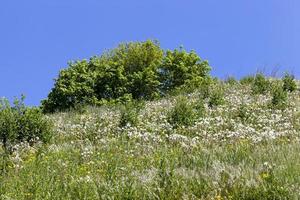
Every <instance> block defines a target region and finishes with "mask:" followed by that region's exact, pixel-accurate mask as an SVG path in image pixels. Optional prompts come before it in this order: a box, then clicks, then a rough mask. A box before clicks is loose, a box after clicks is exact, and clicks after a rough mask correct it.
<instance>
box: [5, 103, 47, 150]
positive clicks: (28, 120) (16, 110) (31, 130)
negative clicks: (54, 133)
mask: <svg viewBox="0 0 300 200" xmlns="http://www.w3.org/2000/svg"><path fill="white" fill-rule="evenodd" d="M23 100H24V97H22V99H21V100H18V99H16V100H15V101H14V106H13V107H12V106H11V105H10V103H9V101H8V100H7V99H1V101H0V140H1V142H2V144H3V148H4V150H5V151H9V150H11V149H10V148H11V147H12V146H13V145H15V144H16V143H20V142H29V143H30V144H32V143H33V142H34V141H38V140H39V141H42V142H48V141H49V140H50V138H51V123H50V122H49V121H48V120H47V119H45V117H44V116H43V115H42V113H41V110H40V109H38V108H28V107H26V106H25V105H24V103H23Z"/></svg>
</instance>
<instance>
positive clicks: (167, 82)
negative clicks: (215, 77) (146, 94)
mask: <svg viewBox="0 0 300 200" xmlns="http://www.w3.org/2000/svg"><path fill="white" fill-rule="evenodd" d="M210 70H211V68H210V66H209V64H208V62H207V61H203V60H201V58H200V57H199V56H198V55H197V54H196V53H195V52H194V51H192V52H189V53H188V52H186V51H185V50H184V49H183V48H182V47H181V48H179V49H175V50H174V51H170V50H168V51H167V52H166V56H165V57H164V59H163V64H162V68H161V69H160V71H161V81H162V88H163V91H170V90H173V89H175V88H178V87H181V86H183V85H185V86H186V85H193V86H195V87H197V86H199V85H201V83H202V81H203V79H204V78H207V77H209V72H210Z"/></svg>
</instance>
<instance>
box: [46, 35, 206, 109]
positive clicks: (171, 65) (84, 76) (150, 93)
mask: <svg viewBox="0 0 300 200" xmlns="http://www.w3.org/2000/svg"><path fill="white" fill-rule="evenodd" d="M209 71H210V67H209V65H208V63H207V61H202V60H201V59H200V58H199V56H197V54H196V53H195V52H193V51H192V52H190V53H188V52H186V51H184V50H183V49H182V48H180V49H176V50H174V51H170V50H168V51H166V52H164V51H163V50H162V49H161V48H160V46H159V44H158V43H157V42H155V41H151V40H148V41H146V42H130V43H125V44H120V45H119V46H118V47H117V48H115V49H113V50H110V51H107V52H105V53H104V54H103V55H101V56H95V57H92V58H91V59H90V60H89V61H86V60H83V61H76V62H71V63H69V65H68V67H67V68H66V69H64V70H62V71H60V73H59V76H58V78H57V79H56V80H55V85H54V88H53V89H52V90H51V92H50V93H49V95H48V98H47V99H46V100H43V101H42V108H43V111H44V112H55V111H57V110H58V111H59V110H66V109H70V108H73V107H76V105H77V104H83V105H85V104H101V103H103V102H105V101H115V100H118V99H120V98H123V97H124V96H128V95H130V96H132V98H133V99H153V98H156V97H158V96H160V95H163V94H166V93H168V92H169V91H170V90H173V89H175V88H179V87H181V86H183V85H193V86H197V85H200V84H201V83H202V82H203V81H204V80H205V79H207V78H209Z"/></svg>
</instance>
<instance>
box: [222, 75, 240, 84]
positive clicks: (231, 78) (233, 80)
mask: <svg viewBox="0 0 300 200" xmlns="http://www.w3.org/2000/svg"><path fill="white" fill-rule="evenodd" d="M225 83H227V84H229V85H235V84H237V83H238V81H237V80H236V79H235V78H234V77H232V76H230V77H228V78H227V79H226V80H225Z"/></svg>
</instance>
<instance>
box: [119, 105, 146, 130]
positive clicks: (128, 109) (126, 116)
mask: <svg viewBox="0 0 300 200" xmlns="http://www.w3.org/2000/svg"><path fill="white" fill-rule="evenodd" d="M143 105H144V104H143V103H142V102H135V101H128V102H126V103H124V104H122V106H121V109H120V111H121V117H120V122H119V126H120V127H124V126H128V125H129V126H136V125H137V124H138V115H139V112H140V110H141V109H142V107H143Z"/></svg>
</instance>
